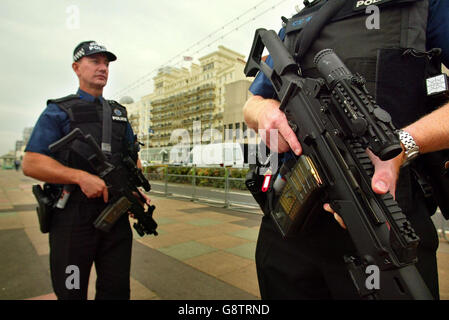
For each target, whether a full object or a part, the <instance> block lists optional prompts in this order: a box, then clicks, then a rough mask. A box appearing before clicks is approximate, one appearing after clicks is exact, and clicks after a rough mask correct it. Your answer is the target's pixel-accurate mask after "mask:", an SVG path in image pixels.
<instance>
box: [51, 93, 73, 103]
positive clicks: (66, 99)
mask: <svg viewBox="0 0 449 320" xmlns="http://www.w3.org/2000/svg"><path fill="white" fill-rule="evenodd" d="M80 98H81V96H80V95H79V94H69V95H68V96H65V97H62V98H59V99H50V100H47V105H48V104H50V103H55V104H58V103H61V102H65V101H69V100H73V99H80Z"/></svg>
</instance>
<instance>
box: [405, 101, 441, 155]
mask: <svg viewBox="0 0 449 320" xmlns="http://www.w3.org/2000/svg"><path fill="white" fill-rule="evenodd" d="M404 130H405V131H407V132H408V133H410V134H411V135H412V137H413V139H414V140H415V142H416V144H417V145H418V146H419V152H420V153H428V152H433V151H438V150H442V149H448V148H449V103H448V104H446V105H444V106H442V107H440V108H439V109H437V110H435V111H434V112H432V113H430V114H428V115H426V116H424V117H423V118H421V119H419V120H418V121H416V122H414V123H412V124H411V125H409V126H407V127H405V128H404Z"/></svg>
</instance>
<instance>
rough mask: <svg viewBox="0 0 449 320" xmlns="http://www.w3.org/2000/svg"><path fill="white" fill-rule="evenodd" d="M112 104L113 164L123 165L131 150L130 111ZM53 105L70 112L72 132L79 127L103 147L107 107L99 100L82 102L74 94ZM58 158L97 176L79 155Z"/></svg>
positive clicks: (73, 154) (58, 100)
mask: <svg viewBox="0 0 449 320" xmlns="http://www.w3.org/2000/svg"><path fill="white" fill-rule="evenodd" d="M108 102H109V105H110V106H111V111H112V141H111V153H112V156H111V159H110V162H111V163H112V164H113V165H114V166H120V165H121V161H122V158H123V154H125V153H126V152H127V147H128V142H127V141H126V139H125V132H126V127H127V123H128V122H127V121H128V120H127V112H126V108H125V107H124V106H122V105H120V104H119V103H117V102H115V101H112V100H108ZM49 103H54V104H56V105H57V106H58V107H59V108H61V109H62V110H64V111H65V112H66V113H67V115H68V116H69V119H70V131H72V130H73V129H75V128H79V129H81V130H82V132H83V133H84V134H85V135H87V134H91V135H92V137H93V138H94V139H95V141H96V142H97V144H98V145H99V146H101V142H102V128H103V107H102V105H101V102H100V101H99V100H98V99H96V100H95V101H94V102H89V101H86V100H84V99H81V98H80V96H78V95H70V96H67V97H64V98H60V99H55V100H48V101H47V105H48V104H49ZM55 158H56V159H57V160H59V161H60V162H62V163H63V164H64V165H66V166H68V167H70V168H74V169H80V170H83V171H87V172H90V173H92V174H96V172H94V170H93V168H92V167H91V166H90V164H89V163H88V162H87V161H86V160H85V159H83V158H82V157H81V156H79V155H78V154H76V153H75V152H70V151H69V152H61V153H60V154H58V155H55ZM76 191H77V192H76V193H80V192H81V191H80V190H79V187H77V188H76ZM85 200H86V199H85Z"/></svg>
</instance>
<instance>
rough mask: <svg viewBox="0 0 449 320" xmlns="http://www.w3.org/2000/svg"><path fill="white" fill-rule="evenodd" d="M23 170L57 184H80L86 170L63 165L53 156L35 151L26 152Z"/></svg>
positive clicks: (30, 175)
mask: <svg viewBox="0 0 449 320" xmlns="http://www.w3.org/2000/svg"><path fill="white" fill-rule="evenodd" d="M22 170H23V173H24V174H25V175H26V176H29V177H32V178H34V179H37V180H41V181H45V182H48V183H55V184H79V182H80V181H81V179H82V177H83V175H85V174H86V172H84V171H82V170H78V169H72V168H69V167H66V166H64V165H62V164H61V163H60V162H58V161H56V160H54V159H53V158H51V157H49V156H46V155H43V154H40V153H35V152H26V153H25V156H24V158H23V163H22Z"/></svg>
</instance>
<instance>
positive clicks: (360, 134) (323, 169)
mask: <svg viewBox="0 0 449 320" xmlns="http://www.w3.org/2000/svg"><path fill="white" fill-rule="evenodd" d="M265 47H266V48H267V49H268V51H269V53H270V55H271V57H272V58H273V66H274V67H273V68H270V67H269V66H268V64H267V63H265V62H264V61H263V60H261V55H262V53H263V50H264V48H265ZM314 62H315V64H316V66H317V69H318V71H319V72H320V74H321V75H322V77H323V79H321V78H317V79H312V78H305V77H302V76H301V74H300V73H301V71H300V68H299V65H298V64H297V62H296V61H295V60H294V59H293V57H292V56H291V55H290V54H289V52H288V51H287V49H286V47H285V46H284V44H283V43H282V41H281V40H280V39H279V37H278V36H277V35H276V33H275V32H274V31H272V30H270V31H267V30H265V29H258V30H257V31H256V34H255V39H254V43H253V46H252V49H251V54H250V57H249V60H248V63H247V65H246V67H245V74H246V75H247V76H255V75H256V73H257V72H258V71H259V70H261V71H262V72H263V73H264V74H265V75H266V76H267V77H268V79H270V81H271V83H272V85H273V87H274V89H275V91H276V93H277V95H278V97H279V100H280V101H281V104H280V110H282V111H283V112H284V113H285V115H286V117H287V120H288V122H289V124H290V126H291V128H292V129H293V131H294V132H295V133H296V136H297V138H298V140H299V142H300V143H301V145H302V148H303V154H302V155H301V156H300V157H299V158H298V159H297V160H296V161H293V165H290V167H289V168H288V170H285V167H284V168H282V167H281V172H283V173H284V175H285V178H286V180H287V184H286V185H285V187H284V188H283V189H282V192H281V193H280V196H277V197H275V198H274V201H273V203H272V205H271V207H270V215H271V217H272V219H273V220H274V221H275V223H276V224H277V226H278V228H279V230H280V231H281V233H282V234H283V236H285V237H288V236H289V235H290V234H291V233H293V232H294V231H297V232H301V229H303V228H306V226H307V222H308V220H309V219H310V218H311V217H312V216H313V215H314V214H317V208H322V204H323V203H325V202H329V203H330V204H331V206H332V208H333V209H334V210H335V211H337V212H338V213H339V214H340V216H341V217H342V218H343V220H344V223H345V224H346V226H347V230H348V232H349V234H350V236H351V238H352V240H353V243H354V245H355V247H356V249H357V252H358V256H357V257H354V256H351V257H345V261H346V263H347V266H348V271H349V272H350V274H351V277H352V279H353V281H354V284H355V286H356V287H357V289H358V291H359V294H360V295H361V297H363V298H367V299H432V297H431V295H430V293H429V290H428V288H427V287H426V285H425V283H424V281H423V280H422V278H421V276H420V274H419V273H418V271H417V270H416V268H415V266H414V263H415V262H416V261H417V258H416V248H417V245H418V242H419V237H418V236H417V235H416V234H415V232H414V230H413V228H412V226H411V224H410V222H409V221H408V220H407V218H406V216H405V215H404V214H403V213H402V210H401V209H400V208H399V206H398V204H397V203H396V201H395V200H394V199H393V197H392V196H391V195H390V194H385V195H378V194H375V193H374V192H373V191H372V189H371V176H372V174H373V172H374V168H373V165H372V163H371V161H370V159H369V157H368V155H367V154H366V152H365V150H366V148H369V149H370V150H371V151H372V152H373V153H374V154H375V155H377V156H378V157H379V158H380V159H381V160H388V159H392V158H394V157H396V156H397V155H398V154H399V153H400V152H401V145H400V143H399V140H398V138H397V135H396V134H395V128H394V126H393V124H392V122H391V117H390V115H389V114H388V113H387V112H386V111H385V110H383V109H381V108H380V107H379V106H378V105H377V104H376V102H375V101H374V99H373V98H372V97H371V96H370V95H369V94H368V92H367V90H366V88H365V86H364V79H363V78H362V77H361V76H360V75H353V74H352V73H351V72H350V71H349V70H348V69H347V67H346V66H345V65H344V64H343V63H342V62H341V60H340V59H339V58H338V57H337V55H336V54H335V53H334V52H333V51H332V50H331V49H325V50H322V51H320V52H319V53H318V54H317V55H316V56H315V59H314ZM287 163H291V161H288V162H286V164H284V166H285V165H287ZM283 169H284V170H283ZM286 171H287V173H286V174H285V172H286ZM273 176H274V177H275V176H276V174H274V173H273ZM329 241H333V240H332V239H329ZM368 266H377V267H378V270H380V274H379V275H380V279H379V280H380V282H379V287H372V286H369V285H366V281H367V272H366V270H368V269H367V268H368ZM370 270H371V269H370Z"/></svg>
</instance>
